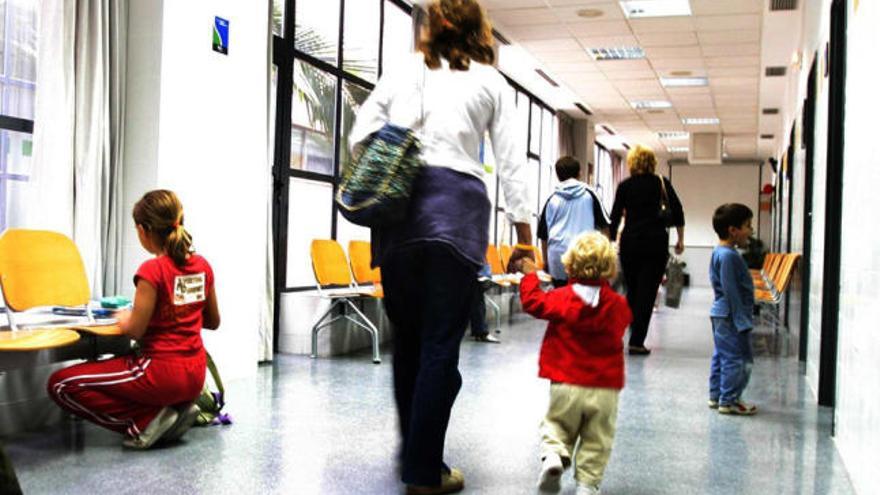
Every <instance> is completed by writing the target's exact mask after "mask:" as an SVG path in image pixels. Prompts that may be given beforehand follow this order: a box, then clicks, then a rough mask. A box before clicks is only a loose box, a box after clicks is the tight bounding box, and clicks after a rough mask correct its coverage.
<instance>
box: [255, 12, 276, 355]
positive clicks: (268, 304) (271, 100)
mask: <svg viewBox="0 0 880 495" xmlns="http://www.w3.org/2000/svg"><path fill="white" fill-rule="evenodd" d="M268 3H269V12H268V14H269V15H268V18H267V20H268V22H269V30H268V31H269V32H268V36H269V50H267V56H266V71H267V73H268V75H269V77H267V78H266V80H267V81H268V84H267V85H266V86H267V88H266V91H267V92H268V93H269V97H268V98H267V99H266V101H267V102H268V104H269V111H268V112H266V114H267V115H268V116H269V120H268V121H267V122H266V137H267V139H266V147H267V149H268V153H267V154H266V156H267V157H268V158H269V159H268V162H267V163H265V164H264V167H265V168H264V170H266V171H268V173H267V174H266V185H265V187H266V190H267V191H268V194H266V239H265V241H266V263H265V266H264V267H263V269H264V271H265V277H264V280H265V284H264V285H263V297H262V304H261V305H260V328H259V339H260V341H259V344H258V348H257V360H258V361H272V359H273V357H274V352H273V351H274V349H273V348H274V342H275V333H274V330H275V329H274V322H275V258H274V255H273V252H274V236H273V234H272V198H274V194H273V188H272V165H273V160H274V156H275V99H276V98H275V95H276V85H275V83H276V81H277V79H276V78H275V77H274V71H273V64H272V46H273V42H272V21H273V19H272V4H273V2H268Z"/></svg>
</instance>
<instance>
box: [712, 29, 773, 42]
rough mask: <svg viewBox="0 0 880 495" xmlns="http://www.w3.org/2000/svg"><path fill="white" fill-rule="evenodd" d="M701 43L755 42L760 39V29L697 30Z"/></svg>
mask: <svg viewBox="0 0 880 495" xmlns="http://www.w3.org/2000/svg"><path fill="white" fill-rule="evenodd" d="M697 38H698V39H699V40H700V44H701V45H723V44H729V43H757V42H759V41H761V31H760V30H756V29H755V30H747V29H744V30H735V31H698V32H697Z"/></svg>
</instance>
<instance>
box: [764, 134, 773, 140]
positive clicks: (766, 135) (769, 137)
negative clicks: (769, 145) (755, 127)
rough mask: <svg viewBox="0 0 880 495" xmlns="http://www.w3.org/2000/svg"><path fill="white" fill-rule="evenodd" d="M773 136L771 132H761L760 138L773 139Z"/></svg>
mask: <svg viewBox="0 0 880 495" xmlns="http://www.w3.org/2000/svg"><path fill="white" fill-rule="evenodd" d="M774 137H776V136H774V135H773V134H761V139H773V138H774Z"/></svg>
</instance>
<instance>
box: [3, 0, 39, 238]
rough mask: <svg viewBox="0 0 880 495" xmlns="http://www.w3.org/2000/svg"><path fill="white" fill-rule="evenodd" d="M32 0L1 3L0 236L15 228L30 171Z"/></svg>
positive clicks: (35, 9) (34, 63) (34, 7)
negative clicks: (11, 227)
mask: <svg viewBox="0 0 880 495" xmlns="http://www.w3.org/2000/svg"><path fill="white" fill-rule="evenodd" d="M38 10H39V4H38V2H37V0H0V62H2V65H0V232H2V231H3V230H5V229H6V228H7V227H9V226H14V225H17V224H20V223H21V221H22V220H23V219H22V218H20V216H21V215H22V214H23V213H24V204H23V202H24V200H23V193H24V186H25V184H26V183H27V181H28V178H29V177H30V173H31V157H32V155H33V136H32V134H33V129H34V94H35V91H36V80H37V12H38Z"/></svg>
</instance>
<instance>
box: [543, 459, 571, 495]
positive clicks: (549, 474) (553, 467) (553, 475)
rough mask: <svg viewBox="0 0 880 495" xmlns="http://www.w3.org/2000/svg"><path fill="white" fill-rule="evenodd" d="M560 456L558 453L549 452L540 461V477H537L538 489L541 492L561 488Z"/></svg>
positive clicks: (551, 491)
mask: <svg viewBox="0 0 880 495" xmlns="http://www.w3.org/2000/svg"><path fill="white" fill-rule="evenodd" d="M564 470H565V467H564V466H563V465H562V458H561V457H559V454H554V453H549V454H547V455H546V456H545V457H544V460H543V461H542V462H541V477H540V478H539V479H538V490H541V491H542V492H549V493H556V492H558V491H559V490H560V488H562V486H561V484H560V481H561V480H562V471H564Z"/></svg>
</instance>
